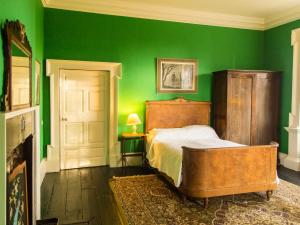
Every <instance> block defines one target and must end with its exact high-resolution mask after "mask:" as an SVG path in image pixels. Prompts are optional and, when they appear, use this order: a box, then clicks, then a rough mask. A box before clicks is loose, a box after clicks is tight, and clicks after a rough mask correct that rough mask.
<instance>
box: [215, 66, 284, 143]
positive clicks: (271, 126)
mask: <svg viewBox="0 0 300 225" xmlns="http://www.w3.org/2000/svg"><path fill="white" fill-rule="evenodd" d="M280 77H281V76H280V72H273V71H252V70H224V71H218V72H214V73H213V123H214V128H215V130H216V132H217V134H218V135H219V137H220V138H222V139H226V140H230V141H234V142H237V143H241V144H245V145H264V144H270V142H271V141H276V142H278V131H279V101H280Z"/></svg>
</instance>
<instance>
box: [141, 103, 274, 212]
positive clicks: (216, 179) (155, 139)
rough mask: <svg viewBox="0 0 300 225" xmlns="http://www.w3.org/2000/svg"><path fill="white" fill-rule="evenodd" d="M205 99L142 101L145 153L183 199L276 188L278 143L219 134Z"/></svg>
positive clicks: (268, 196)
mask: <svg viewBox="0 0 300 225" xmlns="http://www.w3.org/2000/svg"><path fill="white" fill-rule="evenodd" d="M210 106H211V104H210V103H209V102H198V101H188V100H185V99H183V98H180V99H176V100H171V101H147V102H146V133H147V147H146V148H147V159H148V162H149V165H150V166H152V167H154V168H156V169H158V170H159V171H160V172H161V173H162V174H163V175H164V176H166V178H167V179H168V180H169V181H170V182H171V183H172V184H173V185H174V186H175V187H177V188H178V190H179V191H180V192H181V193H182V194H183V196H184V199H185V198H186V197H189V198H196V199H198V198H203V199H204V207H205V208H206V207H208V198H210V197H216V196H223V195H231V194H240V193H247V192H261V191H266V194H267V199H269V198H270V196H271V194H272V192H273V190H275V189H276V188H277V183H278V181H277V174H276V160H277V159H276V157H277V147H278V145H277V143H272V144H270V145H262V146H245V145H241V144H238V143H234V142H230V141H226V140H222V139H220V138H219V137H218V135H217V134H216V133H215V131H214V129H213V128H211V127H210V126H209V124H210Z"/></svg>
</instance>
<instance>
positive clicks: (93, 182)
mask: <svg viewBox="0 0 300 225" xmlns="http://www.w3.org/2000/svg"><path fill="white" fill-rule="evenodd" d="M149 173H151V172H150V171H149V170H147V169H143V168H141V167H128V168H127V169H126V175H127V176H128V175H135V174H149ZM124 175H125V174H124V171H122V169H121V168H109V167H107V166H103V167H94V168H84V169H74V170H63V171H61V172H60V173H50V174H47V175H46V177H45V179H44V181H43V184H42V190H41V191H42V192H41V201H42V218H43V219H45V218H52V217H58V218H59V221H60V225H66V224H68V225H69V224H76V225H118V224H120V222H119V219H118V217H117V213H116V210H115V204H114V202H113V197H112V193H111V191H110V188H109V185H108V181H109V179H110V178H112V177H113V176H124Z"/></svg>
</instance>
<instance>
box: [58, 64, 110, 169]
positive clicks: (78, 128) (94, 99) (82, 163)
mask: <svg viewBox="0 0 300 225" xmlns="http://www.w3.org/2000/svg"><path fill="white" fill-rule="evenodd" d="M107 77H108V72H105V71H83V70H61V71H60V79H61V88H60V101H61V112H60V114H61V115H60V116H61V122H60V127H61V142H60V143H61V146H60V149H61V168H62V169H69V168H79V167H87V166H100V165H106V164H107V154H106V146H107V137H106V133H107V132H105V131H106V130H107V115H108V114H107V111H106V110H107V96H108V95H107V89H106V87H107V79H106V78H107Z"/></svg>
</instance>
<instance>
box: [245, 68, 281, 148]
mask: <svg viewBox="0 0 300 225" xmlns="http://www.w3.org/2000/svg"><path fill="white" fill-rule="evenodd" d="M254 87H255V89H254V96H255V101H254V102H253V116H252V124H253V127H252V141H251V144H252V145H266V144H270V142H271V141H278V137H277V134H278V120H279V116H278V115H279V112H278V106H279V76H276V74H257V76H256V78H255V85H254Z"/></svg>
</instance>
